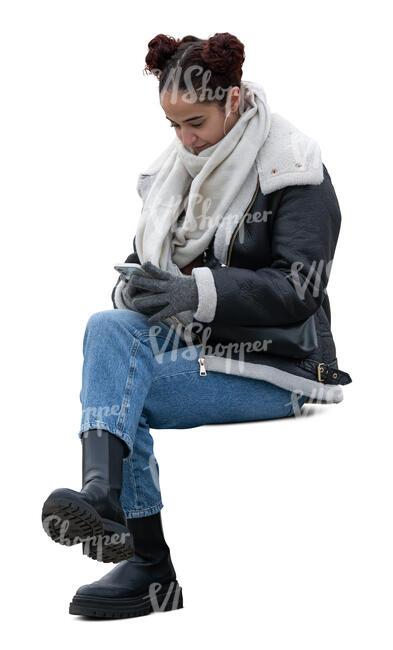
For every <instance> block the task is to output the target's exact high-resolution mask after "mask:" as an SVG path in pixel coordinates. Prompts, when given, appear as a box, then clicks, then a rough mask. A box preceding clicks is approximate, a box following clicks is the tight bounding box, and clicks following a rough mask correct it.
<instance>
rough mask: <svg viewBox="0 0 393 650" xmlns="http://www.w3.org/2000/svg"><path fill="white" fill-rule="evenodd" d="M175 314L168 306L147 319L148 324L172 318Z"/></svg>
mask: <svg viewBox="0 0 393 650" xmlns="http://www.w3.org/2000/svg"><path fill="white" fill-rule="evenodd" d="M174 313H175V312H174V311H173V309H172V308H171V306H170V305H168V307H165V309H162V310H161V311H159V312H157V313H156V314H154V315H153V316H150V318H149V323H158V321H160V320H163V319H164V318H166V317H167V316H172V314H174Z"/></svg>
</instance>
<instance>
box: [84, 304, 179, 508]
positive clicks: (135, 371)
mask: <svg viewBox="0 0 393 650" xmlns="http://www.w3.org/2000/svg"><path fill="white" fill-rule="evenodd" d="M152 330H154V341H155V343H156V346H155V347H153V348H152V343H151V341H152V339H151V332H152ZM174 341H176V336H175V332H174V330H171V329H170V328H169V327H168V326H166V325H165V324H164V323H158V324H156V325H154V326H152V325H151V324H149V323H148V318H147V317H146V316H145V315H144V314H141V313H139V312H135V311H132V310H117V309H109V310H105V311H101V312H97V313H95V314H92V316H90V318H89V320H88V322H87V325H86V330H85V334H84V339H83V369H82V389H81V391H80V401H81V404H82V417H81V426H80V430H79V434H78V435H79V438H82V434H83V432H84V431H87V430H88V429H104V430H106V431H109V432H111V433H113V434H114V435H116V436H118V437H119V438H121V439H122V440H124V441H125V442H126V443H127V445H128V447H129V449H130V450H131V453H130V454H129V455H128V457H127V458H125V459H124V461H123V488H122V494H121V503H122V507H123V510H124V512H125V514H126V516H127V517H132V516H140V517H143V516H147V515H151V514H155V513H156V512H158V511H159V510H160V509H161V508H162V501H161V494H160V489H159V479H158V476H159V470H158V464H157V461H156V459H155V456H154V451H153V438H152V436H151V434H150V430H149V426H148V424H147V422H146V420H145V419H144V416H143V413H142V409H143V405H144V401H145V398H146V395H147V393H148V391H149V389H150V385H151V381H152V376H153V374H154V372H153V367H154V364H155V360H154V354H153V351H154V353H155V354H156V353H157V346H158V348H160V346H163V345H164V347H165V346H167V348H166V349H171V346H172V344H173V343H174ZM179 345H180V346H182V345H183V346H184V345H185V344H184V342H182V341H180V342H179Z"/></svg>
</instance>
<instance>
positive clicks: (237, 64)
mask: <svg viewBox="0 0 393 650" xmlns="http://www.w3.org/2000/svg"><path fill="white" fill-rule="evenodd" d="M148 47H149V51H148V53H147V56H146V58H145V62H146V65H145V67H144V70H143V71H144V72H146V73H151V74H154V75H155V76H156V77H157V78H158V79H159V81H160V83H159V89H158V90H159V93H160V94H161V92H162V91H163V90H171V89H172V88H173V85H174V84H175V85H176V89H177V90H179V91H182V90H184V91H186V90H190V88H189V86H190V85H191V86H192V89H193V92H194V93H195V96H196V98H198V101H207V102H208V103H216V104H218V105H219V106H220V107H223V106H225V102H226V99H227V94H228V90H229V88H230V87H231V86H239V87H240V82H241V78H242V73H243V71H242V65H243V62H244V58H245V56H244V45H243V43H241V42H240V41H239V39H238V38H236V36H233V34H229V33H228V32H224V33H222V34H214V36H211V37H210V38H209V39H207V40H204V39H200V38H197V37H196V36H184V37H183V38H182V39H176V38H173V37H172V36H166V35H165V34H157V36H155V37H154V38H153V39H152V40H151V41H150V42H149V43H148ZM205 73H207V74H205ZM202 80H203V81H204V84H203V86H204V88H202ZM206 90H207V97H208V98H207V99H204V97H205V91H206ZM209 95H210V99H209Z"/></svg>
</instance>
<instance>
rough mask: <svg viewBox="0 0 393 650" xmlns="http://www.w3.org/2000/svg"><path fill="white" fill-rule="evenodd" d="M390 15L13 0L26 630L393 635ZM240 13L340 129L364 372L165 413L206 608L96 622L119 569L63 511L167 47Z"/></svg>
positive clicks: (14, 376)
mask: <svg viewBox="0 0 393 650" xmlns="http://www.w3.org/2000/svg"><path fill="white" fill-rule="evenodd" d="M390 28H391V23H390V21H389V20H388V15H387V4H385V3H383V2H378V1H375V2H373V3H369V4H368V3H367V4H366V3H363V2H357V3H354V2H347V3H345V2H329V3H328V2H315V1H314V2H301V1H297V2H295V3H294V2H278V3H277V2H269V3H263V2H260V1H259V2H248V3H238V2H237V3H234V4H233V5H231V4H230V3H220V4H219V5H213V3H211V2H203V1H201V0H199V1H198V2H192V3H180V2H171V3H161V2H150V3H148V2H145V3H141V2H139V3H131V2H119V1H112V2H109V1H107V2H100V1H97V0H95V1H94V2H93V1H91V2H90V1H86V0H78V1H73V0H67V2H65V1H64V2H60V1H56V0H51V1H47V2H43V1H30V2H20V1H18V0H13V1H12V2H11V1H9V2H2V3H1V13H0V60H1V79H0V88H1V94H2V100H1V105H0V111H1V145H0V156H1V170H0V172H1V181H0V183H1V217H2V230H3V233H2V237H1V245H2V254H1V263H2V267H3V268H2V274H1V276H2V280H3V285H2V286H3V289H2V296H3V300H2V318H1V325H2V328H3V333H2V342H3V350H2V373H1V374H2V380H3V382H4V386H3V390H2V396H3V405H2V408H3V415H4V417H2V418H1V420H2V437H1V440H2V449H1V458H2V472H1V476H2V479H3V482H4V484H3V488H2V496H3V499H2V503H3V506H2V508H3V513H2V515H3V516H2V524H3V532H2V542H3V548H4V550H3V553H2V571H1V574H2V575H1V578H2V579H1V582H2V591H3V598H4V601H5V602H4V605H3V610H2V619H3V622H2V625H1V631H2V634H3V635H5V634H7V632H8V630H7V627H8V626H9V628H10V629H9V635H10V636H9V640H8V642H7V647H9V646H11V647H13V646H15V645H18V644H19V643H21V642H22V641H24V642H25V643H29V644H31V643H33V642H34V643H35V642H37V643H38V642H39V644H40V647H41V648H53V647H56V648H67V649H69V648H72V647H94V648H108V647H114V645H113V644H116V643H119V644H122V646H123V647H129V648H138V647H153V646H154V647H160V648H171V649H173V648H185V647H187V648H200V647H201V645H203V646H204V647H206V648H215V647H218V646H220V647H221V645H222V644H225V645H227V646H233V647H239V646H240V645H241V646H242V647H251V648H254V647H263V648H266V649H267V650H276V649H280V650H281V649H285V650H288V649H292V648H301V649H302V650H308V649H310V650H311V649H312V650H315V649H318V650H324V649H329V650H330V649H331V648H333V647H334V648H335V649H345V650H348V649H350V648H356V649H357V650H359V649H360V648H376V647H377V648H379V650H383V649H385V648H386V649H387V648H391V647H392V642H393V630H392V604H393V603H392V579H393V572H392V568H393V567H392V548H393V545H392V542H393V540H392V469H391V468H392V447H393V445H392V439H391V422H390V420H391V417H390V407H391V404H392V394H391V387H392V381H391V365H392V359H391V354H390V350H391V343H390V337H391V326H390V322H391V321H390V320H389V317H388V314H389V311H390V307H391V296H392V292H391V273H390V271H391V241H392V240H391V217H392V208H391V198H390V191H389V189H390V186H391V174H392V138H391V116H392V102H391V99H390V95H389V90H390V84H391V81H390V80H391V70H390V64H389V62H388V57H389V55H390V57H391V52H389V49H388V42H389V39H390V37H391V34H390ZM225 31H229V32H230V33H233V34H235V35H236V36H237V37H238V38H239V39H240V40H241V41H242V42H243V43H244V44H245V49H246V61H245V64H244V67H243V78H244V79H245V80H251V81H256V82H258V83H261V84H262V85H263V86H264V88H265V90H266V94H267V99H268V102H269V104H270V107H271V110H272V111H276V112H278V113H280V114H281V115H283V116H284V117H285V118H286V119H288V120H290V121H291V122H292V123H294V124H295V125H296V126H297V127H298V128H299V129H300V130H302V131H303V132H305V133H307V134H308V135H310V136H312V137H314V138H315V139H316V140H317V141H318V143H319V144H320V147H321V150H322V157H323V161H324V163H325V165H326V166H327V169H328V170H329V173H330V175H331V178H332V182H333V185H334V187H335V190H336V193H337V196H338V199H339V203H340V207H341V212H342V228H341V233H340V238H339V242H338V246H337V249H336V256H335V260H334V263H333V267H332V272H331V275H330V282H329V297H330V301H331V308H332V330H333V335H334V338H335V342H336V346H337V353H338V360H339V367H340V368H341V369H342V370H345V371H347V372H349V373H350V374H351V376H352V379H353V383H352V384H350V385H348V386H344V401H343V402H341V403H340V404H336V405H323V406H322V405H308V406H307V407H305V410H306V412H307V415H305V416H304V417H300V418H290V419H288V420H282V421H273V420H272V421H268V422H257V423H249V424H247V423H246V424H232V425H220V426H205V427H200V428H194V429H188V430H165V431H163V430H161V431H155V432H153V435H154V438H155V453H156V456H157V459H158V462H159V465H160V481H161V490H162V495H163V502H164V509H163V510H162V518H163V525H164V531H165V535H166V539H167V541H168V544H169V545H170V547H171V553H172V559H173V562H174V565H175V568H176V571H177V574H178V579H179V582H180V584H181V586H182V587H183V592H184V609H182V610H178V611H174V612H169V613H167V614H153V615H150V616H145V617H141V618H136V619H125V620H120V621H108V622H106V621H96V622H90V621H88V620H87V619H83V618H81V617H77V616H70V615H69V614H68V604H69V602H70V600H71V599H72V596H73V595H74V592H75V590H76V589H77V588H78V587H79V586H80V585H81V584H85V583H88V582H91V581H92V580H96V579H98V578H99V577H101V576H102V575H103V574H104V573H105V572H106V571H107V570H108V569H109V568H112V567H113V566H114V565H109V566H108V565H106V566H104V565H101V564H99V563H97V562H93V561H92V560H90V559H88V558H87V557H84V556H82V553H81V549H80V547H79V546H78V547H74V548H71V549H67V548H64V547H62V546H60V545H58V544H54V543H53V542H52V541H51V540H50V539H49V537H47V536H46V535H45V533H44V531H43V530H42V528H41V521H40V515H41V507H42V503H43V501H44V500H45V498H46V497H47V496H48V494H49V492H50V491H52V490H53V489H55V488H56V487H72V488H74V489H80V486H81V449H80V441H79V440H78V438H77V431H78V429H79V424H80V402H79V391H80V387H81V370H82V340H83V334H84V328H85V325H86V322H87V320H88V318H89V316H90V315H91V314H92V313H94V312H97V311H101V310H104V309H111V308H112V303H111V300H110V294H111V290H112V287H113V286H114V284H115V282H116V278H117V274H116V272H115V271H114V269H113V264H114V263H116V262H119V261H122V260H124V259H125V258H126V256H127V255H128V254H129V253H130V252H131V250H132V239H133V236H134V234H135V227H136V223H137V219H138V216H139V213H140V209H141V201H140V198H139V196H138V195H137V192H136V180H137V175H138V173H139V172H140V171H142V170H143V169H144V168H145V167H146V166H147V165H149V164H150V162H151V161H152V160H153V159H154V158H155V157H156V156H157V155H158V154H159V153H160V152H161V151H162V150H163V148H164V147H165V146H167V144H168V143H169V141H170V139H171V138H172V137H173V135H174V133H173V130H172V129H170V128H169V126H168V122H167V120H166V119H165V116H164V113H163V110H162V109H161V107H160V105H159V101H158V81H157V80H156V79H155V78H154V77H153V76H146V75H143V74H142V70H143V67H144V58H145V56H146V53H147V44H148V42H149V41H150V40H151V39H152V38H153V37H154V36H155V35H156V34H158V33H165V34H168V35H172V36H175V37H177V38H180V37H182V36H185V35H186V34H193V35H196V36H198V37H200V38H208V37H210V36H212V35H213V34H215V33H216V32H225ZM195 399H198V396H197V395H196V396H195ZM200 406H201V409H203V404H201V405H200ZM217 408H219V404H217ZM6 605H7V607H8V613H7V612H6V611H5V606H6ZM109 644H110V645H109Z"/></svg>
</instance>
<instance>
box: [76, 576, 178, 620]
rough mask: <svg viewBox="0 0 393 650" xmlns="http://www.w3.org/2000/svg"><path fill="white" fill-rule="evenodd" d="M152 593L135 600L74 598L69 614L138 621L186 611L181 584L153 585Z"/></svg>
mask: <svg viewBox="0 0 393 650" xmlns="http://www.w3.org/2000/svg"><path fill="white" fill-rule="evenodd" d="M150 587H151V589H150V592H147V593H146V594H145V595H141V596H135V597H134V598H101V597H99V596H78V595H76V596H74V598H73V599H72V602H71V603H70V607H69V613H70V614H79V615H82V616H89V617H92V618H134V617H136V616H146V614H151V613H152V612H168V611H170V610H174V609H182V607H183V592H182V588H181V587H180V585H179V583H178V582H177V580H173V581H172V582H170V583H169V584H166V585H161V584H160V583H159V582H153V583H152V584H151V586H150Z"/></svg>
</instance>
